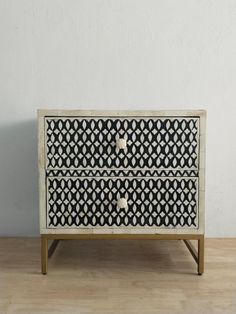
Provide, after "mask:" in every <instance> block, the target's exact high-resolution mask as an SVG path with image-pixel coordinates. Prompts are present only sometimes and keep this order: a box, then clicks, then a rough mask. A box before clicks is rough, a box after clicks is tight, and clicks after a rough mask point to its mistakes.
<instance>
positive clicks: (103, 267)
mask: <svg viewBox="0 0 236 314" xmlns="http://www.w3.org/2000/svg"><path fill="white" fill-rule="evenodd" d="M205 259H206V262H205V273H204V274H203V275H202V276H198V275H197V274H196V264H195V262H194V260H193V259H192V256H191V255H190V254H189V252H188V250H187V248H186V247H185V245H184V243H183V242H182V241H164V240H161V241H147V240H146V241H145V240H142V241H140V240H137V241H134V240H133V241H131V240H93V241H89V240H81V241H62V242H60V243H59V245H58V247H57V250H56V251H55V253H54V255H53V257H52V258H51V259H50V260H49V272H48V275H46V276H44V275H41V273H40V240H39V239H38V238H0V314H10V313H11V314H12V313H22V314H34V313H37V314H47V313H55V314H60V313H65V314H77V313H78V314H91V313H98V314H108V313H109V314H113V313H119V314H126V313H129V314H130V313H132V314H133V313H135V314H139V313H141V314H149V313H153V314H154V313H155V314H158V313H171V314H172V313H181V314H182V313H186V314H195V313H196V314H207V313H212V314H218V313H222V314H229V313H234V314H235V313H236V239H207V240H206V251H205Z"/></svg>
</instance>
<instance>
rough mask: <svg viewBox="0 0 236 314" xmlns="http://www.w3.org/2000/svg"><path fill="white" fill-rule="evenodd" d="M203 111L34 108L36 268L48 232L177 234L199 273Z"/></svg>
mask: <svg viewBox="0 0 236 314" xmlns="http://www.w3.org/2000/svg"><path fill="white" fill-rule="evenodd" d="M205 117H206V113H205V111H203V110H195V111H80V110H70V111H67V110H39V111H38V123H39V133H38V135H39V182H40V231H41V241H42V273H44V274H45V273H47V260H48V240H54V242H53V244H52V247H51V250H50V254H51V253H52V251H53V249H55V247H56V244H57V242H58V240H60V239H95V238H99V239H104V238H109V239H110V238H122V239H126V238H128V239H170V240H176V239H182V240H184V242H185V244H186V246H187V247H188V249H189V251H190V252H191V254H192V255H193V257H194V259H195V260H196V262H197V264H198V273H199V274H202V273H203V268H204V194H205V183H204V174H205ZM189 240H197V241H198V250H197V251H196V250H195V249H194V247H193V246H192V244H191V242H190V241H189Z"/></svg>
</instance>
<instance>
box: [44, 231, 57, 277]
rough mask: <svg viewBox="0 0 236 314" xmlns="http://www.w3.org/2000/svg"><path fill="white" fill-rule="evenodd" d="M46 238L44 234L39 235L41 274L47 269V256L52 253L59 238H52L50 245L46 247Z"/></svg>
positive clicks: (45, 272)
mask: <svg viewBox="0 0 236 314" xmlns="http://www.w3.org/2000/svg"><path fill="white" fill-rule="evenodd" d="M48 240H49V239H48V238H47V236H45V235H41V270H42V274H43V275H46V274H47V271H48V258H50V257H51V256H52V254H53V253H54V251H55V249H56V247H57V245H58V243H59V240H53V242H52V244H51V246H50V247H49V249H48Z"/></svg>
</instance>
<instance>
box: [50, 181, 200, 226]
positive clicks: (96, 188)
mask: <svg viewBox="0 0 236 314" xmlns="http://www.w3.org/2000/svg"><path fill="white" fill-rule="evenodd" d="M120 200H123V201H125V202H127V203H126V205H124V206H119V202H120ZM121 203H122V202H121ZM122 207H124V208H122ZM77 227H78V228H79V227H81V228H91V227H92V228H99V227H112V228H115V227H117V228H119V227H147V228H148V227H159V228H180V229H181V228H187V229H196V228H198V178H197V177H191V178H190V177H189V178H188V177H186V178H173V177H172V178H164V177H163V178H99V177H97V178H91V177H90V178H89V177H88V178H83V177H48V178H47V228H77Z"/></svg>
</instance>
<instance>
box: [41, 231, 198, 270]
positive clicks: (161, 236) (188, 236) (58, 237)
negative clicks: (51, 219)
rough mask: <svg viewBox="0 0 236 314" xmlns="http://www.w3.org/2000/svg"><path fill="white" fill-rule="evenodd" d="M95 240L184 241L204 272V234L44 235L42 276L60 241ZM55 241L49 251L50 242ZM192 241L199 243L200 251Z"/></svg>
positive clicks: (42, 237) (42, 243)
mask: <svg viewBox="0 0 236 314" xmlns="http://www.w3.org/2000/svg"><path fill="white" fill-rule="evenodd" d="M77 239H81V240H83V239H84V240H93V239H94V240H95V239H139V240H145V239H146V240H183V241H184V243H185V244H186V246H187V248H188V250H189V252H190V253H191V255H192V256H193V258H194V260H195V262H196V263H197V265H198V268H197V271H198V274H199V275H202V274H203V272H204V235H203V234H179V235H176V234H158V233H156V234H42V235H41V263H42V274H44V275H45V274H47V268H48V258H49V257H51V256H52V254H53V252H54V251H55V249H56V247H57V245H58V242H59V240H77ZM49 240H53V242H52V244H51V246H50V248H49V249H48V241H49ZM190 240H197V241H198V250H197V251H196V249H195V248H194V246H193V245H192V243H191V242H190Z"/></svg>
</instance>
